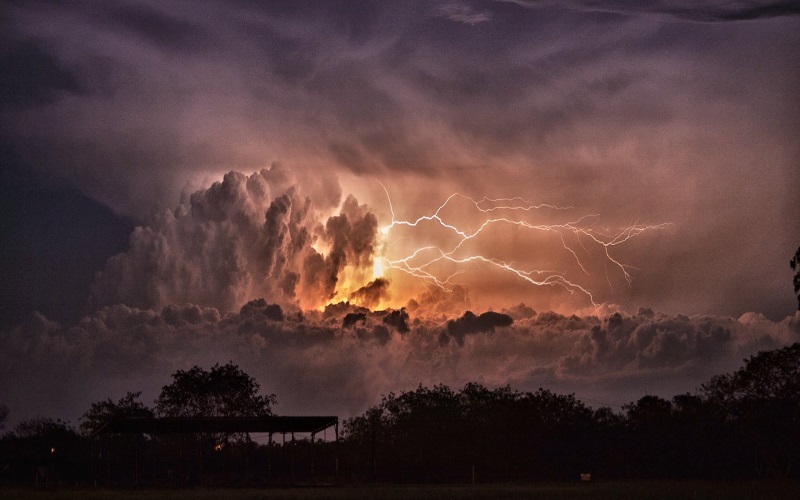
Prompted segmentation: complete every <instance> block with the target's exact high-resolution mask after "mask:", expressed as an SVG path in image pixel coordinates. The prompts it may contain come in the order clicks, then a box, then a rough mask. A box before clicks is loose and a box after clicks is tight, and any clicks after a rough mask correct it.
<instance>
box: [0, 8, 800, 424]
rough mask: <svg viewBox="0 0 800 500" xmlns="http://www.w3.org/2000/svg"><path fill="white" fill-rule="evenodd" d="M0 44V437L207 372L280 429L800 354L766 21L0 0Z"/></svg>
mask: <svg viewBox="0 0 800 500" xmlns="http://www.w3.org/2000/svg"><path fill="white" fill-rule="evenodd" d="M0 25H1V26H2V29H0V33H1V34H0V75H1V76H2V78H0V161H2V173H0V190H1V191H2V192H0V199H1V200H2V201H0V203H2V210H1V212H2V213H0V231H1V233H0V234H2V241H3V243H2V245H0V258H1V259H2V267H1V268H0V361H2V363H0V403H2V404H5V405H7V406H8V407H9V408H10V410H11V413H10V419H11V421H18V420H20V419H23V418H28V417H31V416H34V415H36V414H43V415H48V416H53V417H60V418H67V419H70V420H72V421H73V422H77V420H78V418H79V417H80V415H81V414H82V412H83V411H85V410H86V409H87V408H88V406H89V404H90V403H91V402H94V401H97V400H99V399H104V398H106V397H111V398H114V399H118V398H120V397H122V396H123V395H124V394H125V392H127V391H137V390H142V391H143V398H145V402H146V403H147V402H150V401H152V400H153V399H154V398H155V397H156V396H157V394H158V391H159V389H160V387H161V386H163V385H165V384H166V383H168V382H169V375H170V374H171V373H173V372H174V371H175V370H177V369H187V368H189V367H191V366H192V365H194V364H198V365H201V366H204V367H206V368H208V367H210V366H211V365H213V364H214V363H216V362H219V363H225V362H227V361H233V362H236V363H238V364H240V366H242V368H243V369H245V371H247V372H248V373H250V374H251V375H253V376H255V377H256V378H257V379H258V380H259V382H260V383H261V385H262V388H263V389H264V390H265V391H266V392H270V393H275V394H276V395H277V397H278V402H279V404H278V406H277V407H276V411H277V412H278V413H283V414H292V413H300V414H303V413H305V414H308V413H323V414H339V415H340V416H341V417H343V418H345V417H348V416H353V415H357V414H359V413H360V412H363V411H364V410H365V409H366V408H367V407H368V406H370V405H372V404H375V403H377V402H378V401H379V399H380V395H381V394H385V393H388V392H389V391H398V390H403V389H411V388H414V387H416V385H417V384H419V383H423V384H429V385H430V384H433V383H438V382H444V383H448V384H452V385H453V386H455V387H460V386H461V385H463V384H464V383H466V382H468V381H480V382H483V383H485V384H487V385H492V386H498V385H505V384H511V385H512V386H513V387H515V388H519V389H523V390H535V389H536V388H538V387H540V386H541V387H546V388H549V389H552V390H556V391H560V392H565V393H575V394H576V396H578V397H579V398H584V400H586V401H587V402H594V403H593V404H595V405H599V404H603V403H613V404H615V405H616V404H620V403H626V402H629V401H631V400H634V399H637V398H638V397H640V396H642V395H644V394H659V395H662V396H665V397H670V396H672V395H674V394H678V393H682V392H687V391H694V390H696V389H697V388H698V387H699V386H700V385H701V384H702V383H703V382H705V381H707V380H708V378H709V377H710V376H712V375H714V374H717V373H722V372H724V371H730V370H732V369H735V368H737V367H739V366H740V365H741V363H742V359H743V358H745V357H747V356H749V355H751V354H754V353H755V352H757V351H758V350H759V349H767V348H776V347H780V346H783V345H787V344H790V343H792V342H795V341H798V340H800V316H798V313H797V300H796V297H795V296H794V294H793V293H792V286H791V277H792V272H791V269H790V268H789V265H788V263H789V259H790V258H791V257H792V256H793V255H794V251H795V250H796V249H797V247H798V245H800V204H799V203H798V202H797V194H796V193H797V192H798V191H800V180H799V179H800V176H799V175H798V173H799V172H798V167H797V165H798V164H800V163H799V160H800V138H798V135H797V130H800V98H798V93H797V87H798V85H797V84H798V80H799V78H798V77H800V60H798V58H797V57H796V54H797V51H798V49H800V8H798V6H797V5H796V3H794V2H781V1H774V2H769V1H765V2H757V1H722V0H704V1H703V0H701V1H693V2H689V1H685V2H684V1H677V2H676V1H671V2H667V1H663V2H662V1H651V2H629V1H625V0H617V1H609V2H597V1H590V0H571V1H560V2H555V1H548V0H542V1H534V0H530V1H527V0H492V1H490V0H486V1H434V0H428V1H418V2H417V1H393V2H380V1H370V2H360V1H346V2H345V1H319V2H315V1H299V2H298V1H292V2H277V1H276V2H251V1H245V0H241V1H229V2H214V1H202V0H201V1H192V2H185V1H169V0H168V1H158V2H155V1H146V0H141V1H110V2H108V1H103V2H101V1H86V2H58V1H25V2H15V1H11V2H4V3H3V6H2V7H0ZM342 302H347V304H342ZM273 305H278V306H279V307H280V309H279V310H278V311H279V313H280V314H278V313H276V309H275V308H274V307H272V306H273ZM389 311H394V312H389ZM466 311H471V312H472V313H474V317H473V316H471V315H468V314H466ZM487 311H494V312H498V313H500V314H504V315H506V317H507V318H509V319H510V324H509V322H508V321H501V322H493V320H492V318H493V317H492V316H486V317H484V316H481V314H483V313H485V312H487ZM348 314H351V316H349V317H348V316H347V315H348ZM353 314H355V315H359V314H363V316H352V315H353ZM347 318H349V319H347ZM480 318H489V319H485V320H481V319H480Z"/></svg>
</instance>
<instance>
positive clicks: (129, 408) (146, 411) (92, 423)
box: [80, 391, 153, 435]
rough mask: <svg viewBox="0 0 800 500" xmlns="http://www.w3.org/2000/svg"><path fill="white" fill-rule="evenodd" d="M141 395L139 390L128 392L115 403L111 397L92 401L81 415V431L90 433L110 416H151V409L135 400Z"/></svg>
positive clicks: (86, 433) (85, 433)
mask: <svg viewBox="0 0 800 500" xmlns="http://www.w3.org/2000/svg"><path fill="white" fill-rule="evenodd" d="M141 395H142V392H141V391H139V392H129V393H127V394H126V395H125V396H124V397H122V398H121V399H120V400H119V401H117V402H116V403H115V402H113V401H112V400H111V398H108V399H105V400H103V401H98V402H96V403H92V406H91V407H90V408H89V410H88V411H87V412H86V413H84V414H83V416H82V417H81V425H80V430H81V433H82V434H84V435H88V434H91V433H92V432H94V431H95V430H97V429H98V428H99V427H100V426H101V425H103V423H104V422H106V421H107V420H108V419H109V418H112V417H152V416H153V410H151V409H150V408H148V407H147V406H145V405H144V404H143V403H142V402H140V401H137V399H139V396H141Z"/></svg>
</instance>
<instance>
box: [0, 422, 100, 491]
mask: <svg viewBox="0 0 800 500" xmlns="http://www.w3.org/2000/svg"><path fill="white" fill-rule="evenodd" d="M3 441H4V443H3V444H4V446H3V451H4V454H6V453H7V454H8V455H9V456H8V457H6V458H7V459H8V461H7V462H5V463H8V466H9V467H10V468H11V469H12V470H13V475H14V476H16V477H18V478H19V479H23V480H28V481H30V480H33V479H34V477H40V479H42V480H44V481H47V482H55V483H62V482H66V481H69V482H74V481H78V480H81V479H83V478H85V477H86V472H87V471H88V467H87V464H86V462H87V455H86V446H84V442H83V440H82V439H81V437H80V436H79V435H78V433H77V432H75V428H74V427H72V425H70V424H69V422H64V421H62V420H53V419H50V418H46V417H35V418H31V419H28V420H23V421H22V422H20V423H19V424H17V425H16V427H14V431H13V432H11V433H9V434H8V435H6V436H4V438H3ZM19 479H18V480H19Z"/></svg>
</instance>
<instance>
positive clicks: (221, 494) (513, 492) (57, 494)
mask: <svg viewBox="0 0 800 500" xmlns="http://www.w3.org/2000/svg"><path fill="white" fill-rule="evenodd" d="M0 498H2V499H8V500H11V499H20V500H29V499H35V500H48V499H66V500H69V499H73V498H74V499H79V498H80V499H87V500H99V499H105V498H114V499H123V500H128V499H136V500H139V499H148V500H149V499H156V498H165V499H173V500H183V499H190V498H191V499H211V498H225V499H232V500H257V499H270V500H272V499H275V500H281V499H286V500H299V499H308V500H316V499H347V500H350V499H375V498H379V499H382V500H393V499H451V498H470V499H487V500H488V499H517V498H534V499H536V498H542V499H545V498H547V499H553V498H554V499H566V498H570V499H571V498H586V499H590V498H591V499H605V498H608V499H612V498H613V499H625V498H661V499H671V498H700V499H736V498H759V499H784V498H800V484H799V483H796V482H711V481H702V482H701V481H697V482H695V481H672V482H650V481H635V482H608V483H606V482H596V483H565V484H501V485H475V486H473V485H435V486H428V485H403V486H390V485H385V486H384V485H379V486H335V487H333V486H332V487H322V486H317V487H292V488H264V489H179V490H146V489H141V490H130V489H129V490H109V489H70V488H58V489H50V490H35V489H33V488H12V489H2V488H0Z"/></svg>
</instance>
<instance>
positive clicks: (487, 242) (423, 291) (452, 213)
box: [330, 184, 671, 311]
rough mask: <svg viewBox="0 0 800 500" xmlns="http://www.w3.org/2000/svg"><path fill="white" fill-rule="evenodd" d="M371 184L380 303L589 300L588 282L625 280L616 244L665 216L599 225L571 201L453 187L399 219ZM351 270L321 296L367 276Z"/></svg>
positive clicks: (580, 303) (342, 294)
mask: <svg viewBox="0 0 800 500" xmlns="http://www.w3.org/2000/svg"><path fill="white" fill-rule="evenodd" d="M381 187H382V188H383V190H384V192H385V194H386V200H387V204H388V207H389V212H390V214H391V220H390V221H387V222H386V223H385V224H384V225H382V226H381V227H379V231H378V233H379V234H378V240H379V245H378V246H377V249H376V253H375V255H373V269H372V276H371V278H372V279H375V278H381V277H383V278H386V279H387V280H388V282H389V283H390V284H391V285H390V287H389V288H390V293H387V296H386V297H383V298H382V299H381V300H380V303H379V306H380V307H394V308H398V307H403V306H406V305H409V304H414V306H416V304H418V303H420V302H421V300H420V297H423V298H424V297H437V298H438V299H437V300H442V298H444V299H445V300H446V299H447V297H449V296H452V295H453V294H454V292H456V295H459V294H465V296H466V297H467V298H466V299H465V300H461V303H460V304H457V306H458V307H461V308H463V307H479V308H486V309H488V308H493V307H494V308H496V307H501V306H507V305H512V304H517V303H519V302H520V301H522V302H525V303H527V304H534V305H537V306H538V307H547V308H550V309H554V310H559V309H561V310H564V309H571V310H573V311H574V310H575V309H580V308H585V307H586V306H587V305H594V306H597V305H598V304H599V301H598V298H597V296H596V293H595V289H596V288H598V287H599V288H602V289H603V290H613V289H614V288H615V287H616V286H618V284H624V285H625V286H630V284H631V281H632V277H631V274H630V273H631V270H632V269H633V267H632V266H629V265H627V264H625V263H624V262H622V260H620V258H619V257H618V256H617V254H618V253H619V250H620V249H621V247H622V246H623V245H625V244H627V243H629V242H630V241H631V239H633V238H634V237H637V236H640V235H642V234H643V233H647V232H651V231H656V230H662V229H665V228H667V227H668V226H670V225H671V224H669V223H660V224H639V223H636V224H632V225H629V226H625V227H622V228H617V229H607V228H602V227H600V226H599V216H598V215H597V214H588V215H577V216H576V215H575V213H574V212H575V211H574V209H573V208H572V207H558V206H553V205H548V204H534V203H531V202H529V201H527V200H524V199H522V198H498V199H490V198H487V197H484V198H482V199H480V200H475V199H473V198H470V197H469V196H465V195H463V194H460V193H454V194H452V195H450V196H449V197H448V198H446V199H445V200H444V202H442V203H441V204H440V205H439V206H438V207H437V208H436V209H435V210H433V211H431V212H429V213H424V214H422V215H417V216H416V218H413V219H407V220H406V219H402V218H399V217H397V215H396V213H395V206H394V204H393V201H392V198H391V196H390V194H389V192H388V190H387V189H386V187H385V186H383V184H381ZM381 222H382V223H383V221H381ZM359 277H360V278H362V280H357V279H354V278H355V274H354V273H353V272H352V270H351V271H349V272H347V273H346V276H345V278H344V279H343V280H341V281H340V285H341V286H340V288H339V289H337V292H338V293H337V294H336V297H334V299H333V300H332V301H331V302H330V303H335V302H338V301H341V300H347V298H348V296H349V295H350V294H351V293H352V292H353V291H354V290H356V289H358V288H359V286H364V285H365V284H366V280H363V278H367V276H364V274H363V273H362V275H361V276H359ZM411 299H415V301H414V302H411V303H409V300H411ZM351 302H353V303H356V304H357V303H358V301H357V300H356V301H353V300H351ZM600 302H601V301H600ZM360 305H366V304H360Z"/></svg>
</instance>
